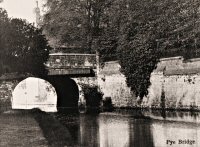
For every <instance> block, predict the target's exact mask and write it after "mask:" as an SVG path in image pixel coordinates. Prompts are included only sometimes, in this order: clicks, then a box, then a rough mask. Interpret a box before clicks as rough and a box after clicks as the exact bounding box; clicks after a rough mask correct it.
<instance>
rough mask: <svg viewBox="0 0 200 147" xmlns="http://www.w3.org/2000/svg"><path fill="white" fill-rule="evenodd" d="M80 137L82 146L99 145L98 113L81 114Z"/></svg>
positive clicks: (93, 146) (94, 146)
mask: <svg viewBox="0 0 200 147" xmlns="http://www.w3.org/2000/svg"><path fill="white" fill-rule="evenodd" d="M79 137H80V138H79V145H81V146H90V147H96V146H99V124H98V115H95V114H94V115H83V116H81V115H80V136H79Z"/></svg>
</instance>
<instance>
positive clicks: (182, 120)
mask: <svg viewBox="0 0 200 147" xmlns="http://www.w3.org/2000/svg"><path fill="white" fill-rule="evenodd" d="M143 114H145V115H147V116H150V117H151V118H152V119H135V117H134V116H135V112H134V111H118V112H109V113H100V114H61V113H60V114H57V115H56V118H57V119H58V120H59V121H60V122H61V123H62V124H63V125H64V126H65V127H66V129H68V131H69V132H70V134H71V138H72V140H71V141H72V142H73V144H74V146H85V147H90V146H91V147H98V146H99V147H154V146H155V147H165V146H170V145H169V144H167V140H172V141H175V144H174V145H173V147H175V146H178V147H182V146H183V147H187V146H190V147H191V146H192V147H193V146H195V147H199V146H200V128H199V127H200V121H199V120H200V116H199V113H190V112H166V113H165V117H164V118H163V117H162V113H161V112H160V111H154V112H143ZM198 136H199V140H198ZM179 139H182V140H184V139H189V140H194V141H195V143H194V144H193V145H188V144H178V140H179Z"/></svg>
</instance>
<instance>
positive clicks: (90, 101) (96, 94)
mask: <svg viewBox="0 0 200 147" xmlns="http://www.w3.org/2000/svg"><path fill="white" fill-rule="evenodd" d="M81 88H82V91H83V94H84V98H85V100H86V106H87V107H90V108H92V107H93V108H99V107H100V104H101V101H102V97H103V93H102V92H100V91H99V90H98V87H97V86H94V85H87V84H82V85H81Z"/></svg>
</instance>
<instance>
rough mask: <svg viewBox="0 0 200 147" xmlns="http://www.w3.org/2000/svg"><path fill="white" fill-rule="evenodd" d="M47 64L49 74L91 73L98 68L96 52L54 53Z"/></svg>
mask: <svg viewBox="0 0 200 147" xmlns="http://www.w3.org/2000/svg"><path fill="white" fill-rule="evenodd" d="M49 56H50V57H49V60H48V62H47V64H46V66H47V69H48V71H49V73H48V74H49V75H74V74H91V73H92V72H94V71H93V69H96V66H97V62H96V54H72V53H70V54H68V53H53V54H50V55H49Z"/></svg>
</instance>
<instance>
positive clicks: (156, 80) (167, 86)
mask: <svg viewBox="0 0 200 147" xmlns="http://www.w3.org/2000/svg"><path fill="white" fill-rule="evenodd" d="M162 92H163V94H164V97H165V107H166V108H173V109H174V108H175V109H181V108H183V109H189V108H191V107H192V108H195V109H199V108H200V59H199V58H197V59H191V60H187V61H184V60H183V58H182V57H173V58H165V59H161V61H160V62H159V63H158V66H157V69H155V70H154V72H153V73H152V75H151V86H150V88H149V95H148V97H147V98H146V100H145V101H144V102H143V103H144V105H145V106H147V107H157V108H160V103H161V93H162Z"/></svg>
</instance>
